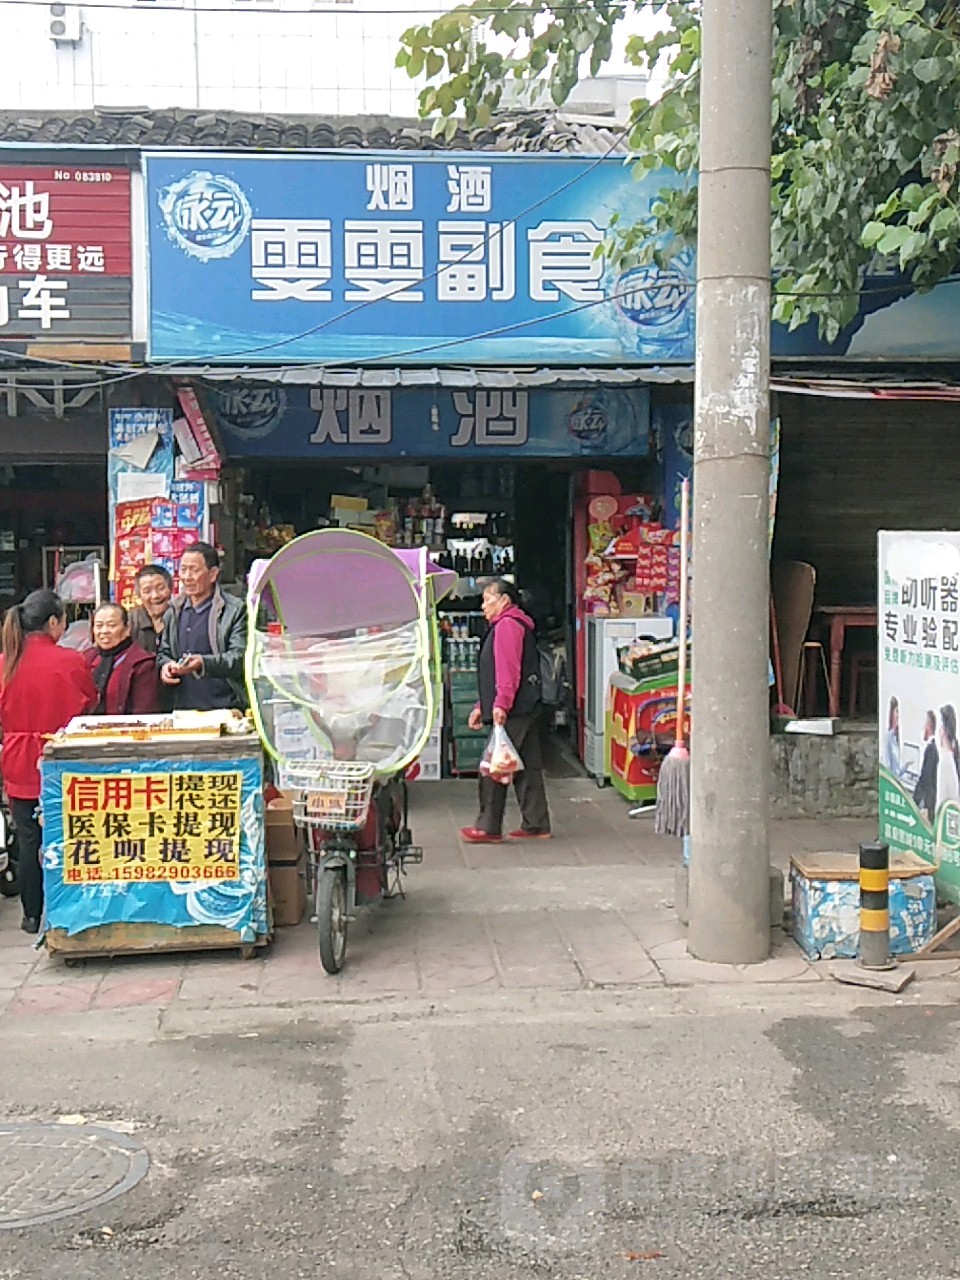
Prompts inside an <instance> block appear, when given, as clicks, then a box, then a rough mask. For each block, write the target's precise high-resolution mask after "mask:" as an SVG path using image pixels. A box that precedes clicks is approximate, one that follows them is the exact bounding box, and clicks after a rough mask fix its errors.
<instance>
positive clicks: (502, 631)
mask: <svg viewBox="0 0 960 1280" xmlns="http://www.w3.org/2000/svg"><path fill="white" fill-rule="evenodd" d="M490 625H491V627H493V628H494V631H493V667H494V671H495V672H496V676H497V695H496V697H495V698H494V700H493V705H494V707H500V708H502V709H503V710H504V711H506V712H507V713H508V714H509V713H510V711H512V710H513V704H514V703H515V702H516V700H517V690H518V689H519V688H520V676H521V674H522V672H523V638H524V635H525V633H526V631H533V630H534V622H533V619H532V618H529V617H527V615H526V614H525V613H524V612H523V610H522V609H521V608H520V606H519V605H515V604H511V605H508V606H507V608H506V609H504V611H503V613H501V614H500V615H499V617H496V618H494V620H493V622H491V624H490Z"/></svg>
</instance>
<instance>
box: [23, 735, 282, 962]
mask: <svg viewBox="0 0 960 1280" xmlns="http://www.w3.org/2000/svg"><path fill="white" fill-rule="evenodd" d="M41 773H42V780H43V783H42V785H43V791H42V796H41V804H42V810H43V828H44V843H43V879H44V890H45V895H46V931H45V939H46V946H47V949H48V951H50V952H52V953H57V954H62V955H64V956H67V957H83V956H101V955H120V954H124V953H128V952H150V951H193V950H206V949H211V948H239V949H240V950H241V951H242V952H243V953H244V954H247V955H249V954H252V953H253V950H254V949H255V948H256V947H260V946H264V945H265V944H266V943H267V942H269V940H270V932H271V929H270V923H269V917H268V908H267V870H266V857H265V852H264V816H263V759H262V755H261V749H260V741H259V739H258V738H257V736H256V735H255V734H252V733H240V734H225V735H224V736H222V737H206V738H197V739H196V740H194V741H190V740H184V739H183V738H170V739H167V740H164V739H162V738H152V739H148V740H143V741H135V740H132V739H124V740H120V741H106V740H101V741H95V742H83V741H79V740H70V739H66V740H55V741H53V742H50V743H49V744H48V745H47V747H46V750H45V751H44V757H43V761H42V765H41Z"/></svg>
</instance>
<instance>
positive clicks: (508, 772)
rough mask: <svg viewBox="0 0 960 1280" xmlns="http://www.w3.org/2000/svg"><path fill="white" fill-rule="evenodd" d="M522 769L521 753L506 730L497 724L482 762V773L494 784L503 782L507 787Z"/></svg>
mask: <svg viewBox="0 0 960 1280" xmlns="http://www.w3.org/2000/svg"><path fill="white" fill-rule="evenodd" d="M522 768H523V761H522V760H521V759H520V752H519V751H518V750H517V748H516V747H515V746H514V745H513V743H512V742H511V741H510V736H509V734H508V733H507V731H506V729H504V727H503V725H501V724H495V725H494V726H493V732H492V733H491V734H490V738H489V740H488V742H487V748H486V750H485V751H484V753H483V759H482V760H481V761H480V772H481V773H484V774H486V775H487V777H488V778H492V779H493V781H494V782H502V783H503V785H504V786H505V787H506V786H508V785H509V784H510V781H511V779H512V778H513V777H514V776H515V775H516V774H518V773H519V772H520V770H521V769H522Z"/></svg>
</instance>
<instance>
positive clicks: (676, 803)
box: [654, 479, 690, 836]
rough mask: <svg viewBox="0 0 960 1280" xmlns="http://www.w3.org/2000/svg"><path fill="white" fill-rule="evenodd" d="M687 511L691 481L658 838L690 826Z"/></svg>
mask: <svg viewBox="0 0 960 1280" xmlns="http://www.w3.org/2000/svg"><path fill="white" fill-rule="evenodd" d="M689 510H690V481H689V479H685V480H684V481H683V482H682V483H681V485H680V618H679V622H678V636H679V640H680V647H679V649H678V652H677V728H676V738H675V740H674V743H673V746H672V747H671V748H670V751H669V753H668V755H667V758H666V759H665V760H664V762H663V764H662V765H661V766H660V773H659V775H658V777H657V812H656V816H655V819H654V830H655V831H656V833H657V835H658V836H685V835H686V834H687V832H688V829H689V825H690V752H689V751H688V750H687V747H686V743H685V741H684V738H685V732H684V716H685V710H686V686H687V578H688V561H687V552H688V540H689V537H690V534H689Z"/></svg>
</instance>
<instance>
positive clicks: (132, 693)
mask: <svg viewBox="0 0 960 1280" xmlns="http://www.w3.org/2000/svg"><path fill="white" fill-rule="evenodd" d="M93 643H94V644H95V645H96V648H95V649H88V650H87V652H86V653H85V654H84V657H85V658H86V661H87V665H88V666H89V667H90V674H91V675H92V676H93V683H94V684H95V685H96V686H97V692H98V694H99V699H98V702H97V705H96V706H95V707H94V714H95V715H104V716H144V715H153V714H155V713H156V712H157V711H159V710H160V702H159V697H160V678H159V676H158V674H157V660H156V658H155V657H154V656H153V654H152V653H147V651H146V649H143V648H141V647H140V645H138V644H135V643H134V641H133V640H132V639H131V636H130V617H129V615H128V614H127V611H126V609H124V607H123V605H120V604H102V605H101V606H100V608H99V609H98V610H97V611H96V613H95V614H94V615H93Z"/></svg>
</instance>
